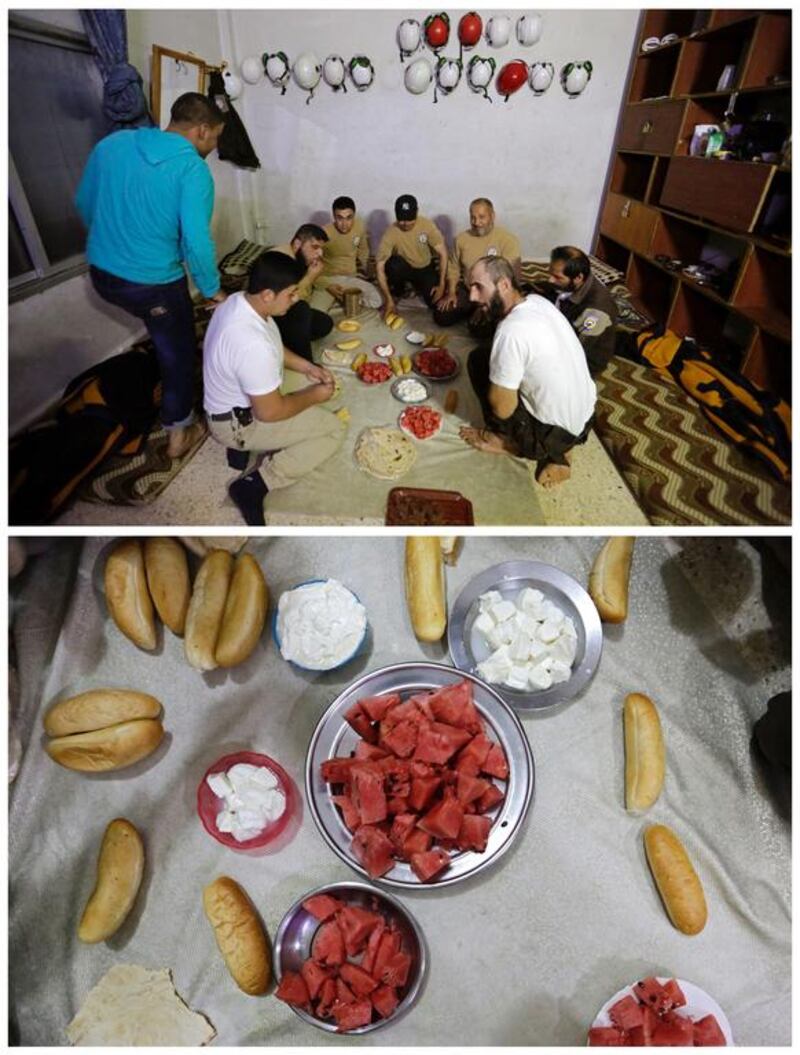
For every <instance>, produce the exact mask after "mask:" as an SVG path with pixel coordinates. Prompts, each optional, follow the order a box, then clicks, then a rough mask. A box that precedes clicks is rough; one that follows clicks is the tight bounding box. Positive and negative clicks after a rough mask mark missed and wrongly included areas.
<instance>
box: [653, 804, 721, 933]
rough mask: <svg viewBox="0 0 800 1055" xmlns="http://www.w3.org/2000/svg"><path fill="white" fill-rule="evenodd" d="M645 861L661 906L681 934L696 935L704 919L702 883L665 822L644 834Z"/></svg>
mask: <svg viewBox="0 0 800 1055" xmlns="http://www.w3.org/2000/svg"><path fill="white" fill-rule="evenodd" d="M644 848H645V853H646V854H647V863H648V864H649V865H650V870H651V872H652V873H653V878H654V879H655V881H656V886H657V887H658V892H659V894H660V895H661V900H662V901H663V902H664V908H665V909H666V910H667V915H668V916H669V918H670V920H671V921H672V923H673V925H674V926H675V927H677V928H678V930H679V931H681V932H682V933H683V934H699V933H700V931H701V930H702V929H703V927H705V925H706V920H707V918H708V909H707V908H706V898H705V894H704V893H703V886H702V883H701V882H700V879H699V878H698V875H697V872H695V870H694V867H693V866H692V862H691V861H690V860H689V855H688V854H687V853H686V850H685V849H684V847H683V843H682V842H681V841H680V839H679V838H678V836H677V835H676V834H675V832H673V831H672V830H671V829H670V828H668V827H667V826H666V825H665V824H653V825H651V826H650V827H649V828H647V829H646V831H645V833H644Z"/></svg>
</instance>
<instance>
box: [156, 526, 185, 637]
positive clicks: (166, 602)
mask: <svg viewBox="0 0 800 1055" xmlns="http://www.w3.org/2000/svg"><path fill="white" fill-rule="evenodd" d="M144 567H145V571H146V573H147V586H148V589H149V590H150V597H151V598H152V600H153V604H154V605H155V607H156V611H157V612H158V614H159V616H160V617H161V620H162V622H163V623H164V624H165V625H166V626H168V627H169V628H170V630H171V631H172V633H173V634H177V635H178V636H179V637H182V636H183V628H184V626H185V625H186V611H187V609H188V608H189V599H190V597H191V595H192V586H191V582H190V580H189V562H188V560H187V559H186V550H185V549H184V548H183V546H182V545H181V544H180V542H178V541H177V540H176V539H174V538H149V539H147V541H146V542H145V544H144Z"/></svg>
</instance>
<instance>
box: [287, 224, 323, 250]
mask: <svg viewBox="0 0 800 1055" xmlns="http://www.w3.org/2000/svg"><path fill="white" fill-rule="evenodd" d="M312 239H314V240H315V241H317V242H327V241H328V236H327V235H326V234H325V232H324V231H323V229H322V228H321V227H320V226H319V224H316V223H303V224H300V226H299V227H298V228H297V230H296V231H295V232H294V234H293V235H292V241H293V242H295V241H297V242H299V243H300V245H304V244H305V243H306V242H310V241H311V240H312Z"/></svg>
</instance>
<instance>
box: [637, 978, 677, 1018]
mask: <svg viewBox="0 0 800 1055" xmlns="http://www.w3.org/2000/svg"><path fill="white" fill-rule="evenodd" d="M633 991H634V994H635V996H636V999H637V1000H638V1001H639V1003H640V1004H646V1005H647V1006H648V1007H651V1008H652V1009H653V1011H655V1012H656V1013H657V1014H660V1013H661V1012H662V1011H667V1010H668V1009H669V1006H670V1001H669V996H668V994H667V992H666V990H665V989H664V986H663V985H662V984H661V983H660V982H659V981H658V979H657V978H653V977H652V975H651V976H648V977H647V978H642V980H641V981H640V982H637V983H636V985H635V986H634V987H633Z"/></svg>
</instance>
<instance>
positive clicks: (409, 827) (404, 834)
mask: <svg viewBox="0 0 800 1055" xmlns="http://www.w3.org/2000/svg"><path fill="white" fill-rule="evenodd" d="M416 825H417V815H416V813H398V815H397V816H396V817H395V819H394V821H393V823H392V827H391V830H390V831H389V838H390V839H391V840H392V842H393V843H394V845H395V846H396V847H398V848H399V847H401V846H402V845H403V843H404V842H405V840H406V839H407V838H408V836H409V835H410V834H411V832H412V831H413V830H414V828H415V827H416Z"/></svg>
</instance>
